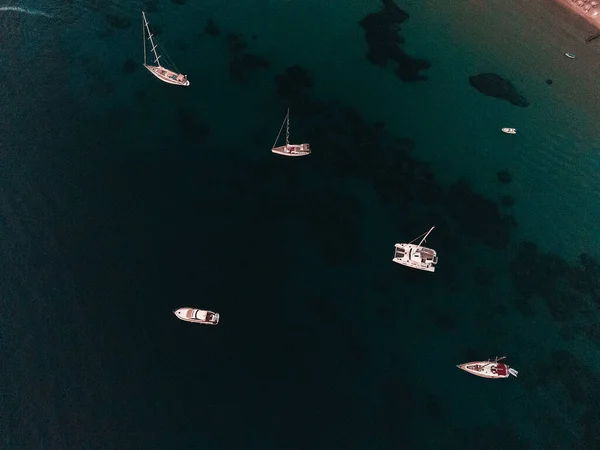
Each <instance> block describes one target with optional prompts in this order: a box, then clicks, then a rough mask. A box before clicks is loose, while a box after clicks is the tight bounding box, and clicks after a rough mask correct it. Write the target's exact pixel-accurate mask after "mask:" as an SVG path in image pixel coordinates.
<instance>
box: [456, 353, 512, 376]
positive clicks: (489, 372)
mask: <svg viewBox="0 0 600 450" xmlns="http://www.w3.org/2000/svg"><path fill="white" fill-rule="evenodd" d="M503 359H506V356H503V357H502V358H498V357H496V358H495V359H494V360H493V361H492V360H490V359H488V360H487V361H472V362H468V363H464V364H459V365H458V366H456V367H458V368H459V369H462V370H464V371H465V372H469V373H470V374H471V375H477V376H478V377H482V378H492V379H498V378H508V377H509V376H511V375H512V376H514V377H516V376H517V375H518V374H519V372H517V371H516V370H515V369H513V368H511V367H509V366H508V364H503V363H498V361H502V360H503Z"/></svg>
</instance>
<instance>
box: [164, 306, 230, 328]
mask: <svg viewBox="0 0 600 450" xmlns="http://www.w3.org/2000/svg"><path fill="white" fill-rule="evenodd" d="M173 314H175V315H176V316H177V318H178V319H181V320H185V321H186V322H193V323H203V324H205V325H216V324H218V323H219V314H218V313H215V312H212V311H204V310H203V309H196V308H187V307H186V308H179V309H176V310H175V311H173Z"/></svg>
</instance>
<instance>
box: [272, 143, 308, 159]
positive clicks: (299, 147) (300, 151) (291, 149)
mask: <svg viewBox="0 0 600 450" xmlns="http://www.w3.org/2000/svg"><path fill="white" fill-rule="evenodd" d="M271 151H272V152H273V153H276V154H278V155H283V156H306V155H310V144H287V145H282V146H280V147H274V148H272V149H271Z"/></svg>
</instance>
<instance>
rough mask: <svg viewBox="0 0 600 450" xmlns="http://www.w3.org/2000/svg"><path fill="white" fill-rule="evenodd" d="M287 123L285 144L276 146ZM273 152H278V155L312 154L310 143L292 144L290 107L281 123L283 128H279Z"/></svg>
mask: <svg viewBox="0 0 600 450" xmlns="http://www.w3.org/2000/svg"><path fill="white" fill-rule="evenodd" d="M284 125H286V131H285V145H281V146H279V147H275V146H276V145H277V141H278V140H279V136H281V132H282V131H283V127H284ZM271 151H272V152H273V153H277V154H278V155H283V156H305V155H310V145H309V144H290V108H288V110H287V114H286V115H285V118H284V119H283V123H282V124H281V128H280V129H279V134H278V135H277V137H276V138H275V142H274V143H273V148H272V149H271Z"/></svg>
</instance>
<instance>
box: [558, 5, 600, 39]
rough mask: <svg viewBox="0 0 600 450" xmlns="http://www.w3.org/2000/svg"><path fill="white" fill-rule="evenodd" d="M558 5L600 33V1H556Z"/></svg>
mask: <svg viewBox="0 0 600 450" xmlns="http://www.w3.org/2000/svg"><path fill="white" fill-rule="evenodd" d="M556 3H558V4H559V5H562V6H563V7H564V8H566V9H568V10H569V11H572V12H573V13H575V14H577V15H578V16H579V17H582V18H583V19H585V20H586V21H587V22H588V23H590V24H592V25H593V26H594V28H596V29H597V30H599V31H600V1H599V0H588V1H584V0H576V1H573V0H556Z"/></svg>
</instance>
